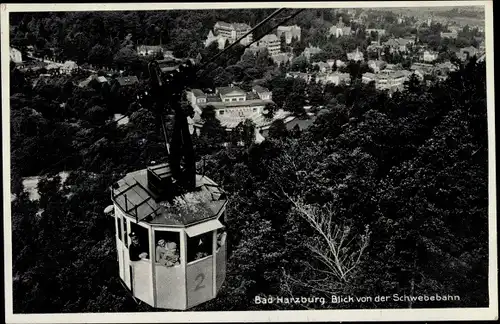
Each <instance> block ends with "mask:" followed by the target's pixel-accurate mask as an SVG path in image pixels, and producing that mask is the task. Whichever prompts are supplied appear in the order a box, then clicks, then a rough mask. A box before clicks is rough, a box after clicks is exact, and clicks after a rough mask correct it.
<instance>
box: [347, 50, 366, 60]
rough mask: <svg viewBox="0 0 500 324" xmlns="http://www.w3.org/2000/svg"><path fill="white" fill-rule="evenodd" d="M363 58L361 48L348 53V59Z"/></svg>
mask: <svg viewBox="0 0 500 324" xmlns="http://www.w3.org/2000/svg"><path fill="white" fill-rule="evenodd" d="M363 59H364V55H363V52H360V51H359V48H356V50H355V51H354V52H351V53H347V60H349V61H363Z"/></svg>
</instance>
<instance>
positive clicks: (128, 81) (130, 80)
mask: <svg viewBox="0 0 500 324" xmlns="http://www.w3.org/2000/svg"><path fill="white" fill-rule="evenodd" d="M116 81H118V83H119V84H120V85H121V86H129V85H133V84H136V83H138V82H139V79H138V78H137V77H136V76H135V75H131V76H125V77H117V78H116Z"/></svg>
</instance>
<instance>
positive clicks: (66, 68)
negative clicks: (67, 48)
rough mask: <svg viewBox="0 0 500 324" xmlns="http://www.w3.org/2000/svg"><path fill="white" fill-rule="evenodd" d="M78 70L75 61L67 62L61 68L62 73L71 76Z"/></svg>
mask: <svg viewBox="0 0 500 324" xmlns="http://www.w3.org/2000/svg"><path fill="white" fill-rule="evenodd" d="M76 69H78V65H77V64H76V62H74V61H66V62H64V64H63V65H62V66H61V69H60V71H61V73H66V74H71V72H73V71H74V70H76Z"/></svg>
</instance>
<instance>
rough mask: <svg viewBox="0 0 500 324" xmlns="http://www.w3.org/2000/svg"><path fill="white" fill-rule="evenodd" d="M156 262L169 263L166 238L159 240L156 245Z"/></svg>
mask: <svg viewBox="0 0 500 324" xmlns="http://www.w3.org/2000/svg"><path fill="white" fill-rule="evenodd" d="M156 262H158V263H160V264H162V265H167V249H166V248H165V240H159V241H158V245H157V246H156Z"/></svg>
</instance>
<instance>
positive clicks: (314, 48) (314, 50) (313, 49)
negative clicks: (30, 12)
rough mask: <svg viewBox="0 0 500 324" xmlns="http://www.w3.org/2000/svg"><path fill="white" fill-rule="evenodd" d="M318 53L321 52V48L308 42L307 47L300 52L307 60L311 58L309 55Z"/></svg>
mask: <svg viewBox="0 0 500 324" xmlns="http://www.w3.org/2000/svg"><path fill="white" fill-rule="evenodd" d="M318 53H321V48H319V47H317V46H311V44H309V47H307V48H306V49H305V50H304V52H302V55H304V56H305V58H306V59H307V60H308V61H309V60H310V59H311V56H313V55H316V54H318Z"/></svg>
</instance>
